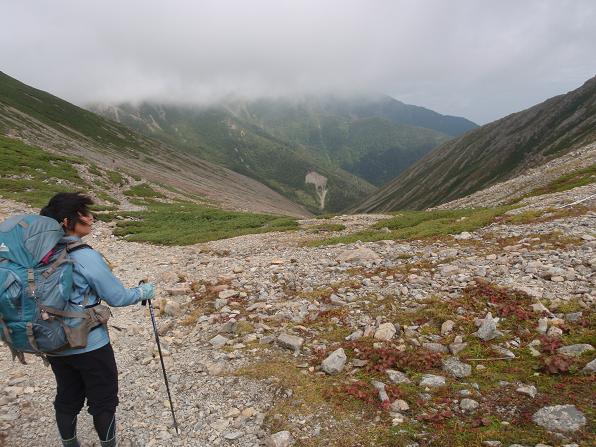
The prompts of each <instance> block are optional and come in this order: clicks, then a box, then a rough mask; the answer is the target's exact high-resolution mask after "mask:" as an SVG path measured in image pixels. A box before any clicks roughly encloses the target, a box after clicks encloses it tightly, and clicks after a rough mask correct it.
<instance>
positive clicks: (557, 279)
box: [550, 276, 565, 282]
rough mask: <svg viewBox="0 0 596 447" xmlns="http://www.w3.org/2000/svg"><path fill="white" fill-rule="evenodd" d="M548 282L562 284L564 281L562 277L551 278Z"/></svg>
mask: <svg viewBox="0 0 596 447" xmlns="http://www.w3.org/2000/svg"><path fill="white" fill-rule="evenodd" d="M550 280H551V281H553V282H563V281H565V278H563V277H562V276H551V278H550Z"/></svg>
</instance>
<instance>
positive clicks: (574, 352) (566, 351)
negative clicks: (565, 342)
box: [557, 343, 594, 357]
mask: <svg viewBox="0 0 596 447" xmlns="http://www.w3.org/2000/svg"><path fill="white" fill-rule="evenodd" d="M593 350H594V347H593V346H592V345H589V344H587V343H582V344H577V345H569V346H563V347H561V348H559V349H557V352H558V353H559V354H563V355H570V356H573V357H579V356H580V355H582V354H583V353H584V352H590V351H593Z"/></svg>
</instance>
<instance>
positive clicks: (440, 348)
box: [422, 343, 449, 354]
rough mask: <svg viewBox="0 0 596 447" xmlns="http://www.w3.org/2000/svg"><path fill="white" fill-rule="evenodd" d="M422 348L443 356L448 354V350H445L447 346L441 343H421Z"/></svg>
mask: <svg viewBox="0 0 596 447" xmlns="http://www.w3.org/2000/svg"><path fill="white" fill-rule="evenodd" d="M422 347H423V348H424V349H427V350H429V351H432V352H438V353H445V354H446V353H448V352H449V348H447V346H444V345H442V344H441V343H422Z"/></svg>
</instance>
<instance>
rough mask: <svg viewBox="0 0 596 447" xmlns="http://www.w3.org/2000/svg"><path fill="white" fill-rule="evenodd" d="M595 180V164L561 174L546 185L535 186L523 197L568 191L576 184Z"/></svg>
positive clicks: (576, 185)
mask: <svg viewBox="0 0 596 447" xmlns="http://www.w3.org/2000/svg"><path fill="white" fill-rule="evenodd" d="M594 182H596V164H594V165H592V166H589V167H587V168H585V169H581V170H579V171H575V172H572V173H570V174H566V175H563V176H561V177H559V178H558V179H556V180H554V181H552V182H550V183H549V184H548V185H546V186H543V187H541V188H536V189H534V190H533V191H531V192H530V193H528V194H527V195H526V196H525V197H532V196H540V195H543V194H551V193H554V192H563V191H568V190H570V189H573V188H577V187H578V186H585V185H589V184H590V183H594Z"/></svg>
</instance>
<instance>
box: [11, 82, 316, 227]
mask: <svg viewBox="0 0 596 447" xmlns="http://www.w3.org/2000/svg"><path fill="white" fill-rule="evenodd" d="M0 133H1V134H4V135H6V136H9V137H11V138H17V139H19V140H22V141H24V142H26V143H29V144H31V145H33V146H37V147H40V148H42V149H44V150H48V151H52V152H55V153H58V154H70V155H77V156H83V157H85V158H87V159H89V160H91V161H93V162H95V163H98V164H100V165H102V166H105V167H107V168H109V169H123V170H125V171H128V172H138V173H141V174H142V175H143V176H144V177H146V178H147V179H148V180H151V181H153V182H158V183H164V184H168V185H170V186H173V187H175V188H178V189H180V190H181V191H183V192H185V193H187V194H191V195H197V196H200V197H202V198H206V199H207V200H212V201H215V202H217V203H218V204H220V205H221V206H223V207H228V208H232V209H238V210H248V211H258V212H269V213H274V214H288V215H293V216H307V215H309V214H310V212H308V211H307V210H306V209H304V208H303V207H301V206H299V205H297V204H296V203H293V202H291V201H290V200H288V199H287V198H285V197H283V196H282V195H280V194H279V193H277V192H275V191H273V190H272V189H270V188H268V187H266V186H265V185H262V184H260V183H258V182H256V181H255V180H253V179H251V178H248V177H246V176H242V175H241V174H238V173H236V172H234V171H231V170H228V169H226V168H224V167H221V166H218V165H215V164H213V163H210V162H207V161H205V160H203V159H200V158H198V157H196V156H193V155H192V154H183V153H180V152H179V151H177V150H174V149H173V148H171V147H170V146H168V145H167V144H165V143H163V142H160V141H158V140H155V139H151V138H148V137H145V136H142V135H140V134H136V133H134V132H133V131H132V130H130V129H129V128H127V127H125V126H122V125H120V124H117V123H115V122H112V121H109V120H106V119H105V118H102V117H100V116H98V115H96V114H93V113H92V112H90V111H88V110H85V109H82V108H80V107H77V106H75V105H73V104H71V103H69V102H67V101H64V100H62V99H60V98H58V97H56V96H54V95H51V94H50V93H47V92H44V91H42V90H39V89H36V88H34V87H31V86H28V85H26V84H24V83H22V82H20V81H18V80H16V79H14V78H12V77H10V76H9V75H7V74H5V73H2V72H0ZM189 168H190V169H189Z"/></svg>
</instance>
